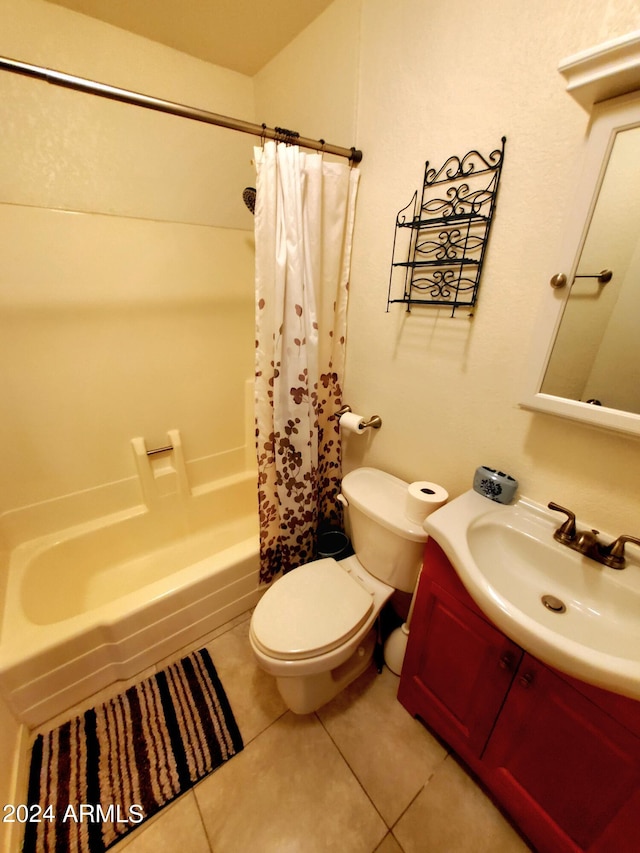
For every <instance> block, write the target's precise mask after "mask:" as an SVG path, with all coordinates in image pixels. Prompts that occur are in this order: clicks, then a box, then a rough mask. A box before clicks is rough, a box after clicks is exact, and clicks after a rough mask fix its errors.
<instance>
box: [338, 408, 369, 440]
mask: <svg viewBox="0 0 640 853" xmlns="http://www.w3.org/2000/svg"><path fill="white" fill-rule="evenodd" d="M363 424H364V418H363V417H362V415H356V413H355V412H345V413H344V415H340V432H344V433H348V434H351V433H355V434H356V435H363V433H364V429H363Z"/></svg>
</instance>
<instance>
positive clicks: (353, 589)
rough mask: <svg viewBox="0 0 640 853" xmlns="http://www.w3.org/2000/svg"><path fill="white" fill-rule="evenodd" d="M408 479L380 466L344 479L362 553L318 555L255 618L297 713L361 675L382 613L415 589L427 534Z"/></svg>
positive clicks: (268, 668) (268, 660) (269, 665)
mask: <svg viewBox="0 0 640 853" xmlns="http://www.w3.org/2000/svg"><path fill="white" fill-rule="evenodd" d="M408 488H409V484H408V483H405V482H404V480H400V479H398V478H397V477H394V476H393V475H391V474H387V473H385V472H384V471H379V470H378V469H376V468H357V469H356V470H354V471H351V472H350V473H348V474H346V475H345V476H344V477H343V479H342V493H341V495H340V500H341V502H342V503H343V504H344V505H345V506H346V508H347V516H348V521H349V532H350V534H351V540H352V544H353V549H354V551H355V554H353V555H352V556H349V557H346V558H345V559H343V560H340V561H339V562H338V561H336V560H334V559H332V558H325V559H322V560H314V561H313V562H311V563H306V564H305V565H302V566H300V567H299V568H297V569H294V570H293V571H291V572H289V573H288V574H286V575H283V576H282V577H281V578H279V579H278V580H276V581H275V582H274V583H273V584H272V586H271V587H270V588H269V589H268V590H267V592H266V593H265V594H264V595H263V597H262V598H261V600H260V601H259V602H258V604H257V606H256V608H255V610H254V612H253V615H252V617H251V625H250V631H249V640H250V643H251V647H252V649H253V652H254V654H255V657H256V659H257V662H258V665H259V666H260V667H261V669H263V670H264V671H265V672H268V673H270V674H271V675H273V676H275V679H276V684H277V686H278V690H279V692H280V694H281V696H282V698H283V699H284V701H285V703H286V704H287V706H288V707H289V708H290V709H291V710H292V711H294V712H295V713H296V714H309V713H311V712H312V711H315V710H317V709H318V708H320V707H321V706H322V705H324V704H325V703H326V702H329V701H330V700H331V699H333V698H334V696H337V694H338V693H339V692H340V691H341V690H343V689H344V688H345V687H346V686H347V685H348V684H350V683H351V682H352V681H353V680H354V679H355V678H357V677H358V676H359V675H360V674H361V673H362V672H364V670H365V669H366V668H367V666H368V665H369V662H370V660H371V658H372V656H373V651H374V648H375V645H376V637H377V634H376V627H375V625H376V619H377V617H378V615H379V613H380V611H381V609H382V607H383V605H384V604H385V602H386V601H388V600H389V598H390V597H391V595H392V594H393V593H394V591H395V590H401V591H402V592H405V593H412V592H413V591H414V588H415V585H416V581H417V578H418V574H419V571H420V567H421V565H422V555H423V551H424V543H425V542H426V540H427V534H426V533H425V532H424V530H423V528H422V525H421V524H419V523H418V522H416V521H411V520H410V519H409V518H408V517H407V516H406V515H405V513H404V509H405V504H406V498H407V490H408Z"/></svg>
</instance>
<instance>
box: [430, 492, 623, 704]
mask: <svg viewBox="0 0 640 853" xmlns="http://www.w3.org/2000/svg"><path fill="white" fill-rule="evenodd" d="M561 522H562V516H558V513H555V512H551V511H550V510H548V509H546V508H545V507H543V506H541V505H539V504H536V503H534V502H533V501H529V500H528V499H526V498H520V499H519V500H518V501H517V502H515V503H513V504H511V505H509V506H504V505H502V504H499V503H495V502H493V501H490V500H488V499H487V498H485V497H483V496H482V495H479V494H477V493H476V492H474V491H469V492H465V493H464V494H463V495H461V496H460V497H458V498H456V499H455V500H453V501H451V502H450V503H448V504H446V505H445V506H444V507H443V508H442V509H439V510H437V511H436V512H435V513H433V514H432V515H431V516H429V517H428V518H427V519H426V521H425V524H424V527H425V530H426V531H427V533H429V534H430V535H431V536H432V537H433V538H434V539H435V540H436V542H438V544H439V545H440V547H441V548H442V549H443V550H444V552H445V553H446V555H447V557H448V558H449V560H450V561H451V563H452V564H453V566H454V568H455V569H456V571H457V573H458V575H459V577H460V579H461V581H462V582H463V584H464V586H465V587H466V589H467V591H468V592H469V594H470V595H471V597H472V598H473V599H474V601H475V602H476V604H477V605H478V607H479V608H480V609H481V610H482V611H483V612H484V613H485V614H486V616H487V617H488V618H489V619H490V620H491V621H492V622H493V623H494V624H495V625H497V627H498V628H500V629H501V630H502V631H503V632H504V633H505V634H506V635H507V636H509V637H510V638H511V639H512V640H514V641H515V642H516V643H518V644H519V645H520V646H522V647H523V648H524V649H526V650H527V651H529V652H530V653H531V654H533V655H535V656H536V657H538V658H539V659H540V660H542V661H544V662H546V663H548V664H549V665H550V666H553V667H555V668H556V669H559V670H560V671H562V672H565V673H567V674H569V675H573V676H575V677H576V678H580V679H582V680H584V681H587V682H589V683H591V684H595V685H597V686H600V687H604V688H606V689H609V690H613V691H615V692H618V693H622V694H624V695H627V696H631V697H633V698H635V699H640V563H639V562H638V560H637V559H636V553H635V549H633V550H632V549H631V548H630V549H629V551H628V553H627V567H626V568H625V569H624V570H622V571H616V570H615V569H610V568H607V567H606V566H603V565H601V564H599V563H597V562H595V561H594V560H591V559H589V558H588V557H585V556H582V555H581V554H579V553H577V552H575V551H572V550H571V549H569V548H567V547H566V546H564V545H561V544H559V543H558V542H556V541H555V540H554V538H553V532H554V530H556V528H557V527H558V526H559V524H560V523H561ZM583 526H584V525H583ZM613 538H615V537H614V536H608V535H606V534H601V539H602V540H603V541H605V542H609V541H610V540H612V539H613ZM545 601H546V602H547V603H546V604H545V603H544V602H545Z"/></svg>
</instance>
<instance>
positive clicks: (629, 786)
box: [398, 539, 640, 853]
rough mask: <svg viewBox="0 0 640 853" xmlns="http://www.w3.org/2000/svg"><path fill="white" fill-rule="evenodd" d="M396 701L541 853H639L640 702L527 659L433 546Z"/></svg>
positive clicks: (427, 555) (428, 552)
mask: <svg viewBox="0 0 640 853" xmlns="http://www.w3.org/2000/svg"><path fill="white" fill-rule="evenodd" d="M398 699H399V700H400V702H401V703H402V704H403V705H404V706H405V708H406V709H407V710H408V711H409V713H411V714H412V715H413V716H418V717H420V718H421V719H423V720H424V722H425V723H426V724H427V725H428V726H430V727H431V728H432V729H433V730H434V731H435V732H436V734H438V735H439V736H440V737H442V739H443V740H444V741H446V742H447V743H448V744H449V745H450V746H451V748H452V749H453V750H454V752H456V753H457V754H458V755H459V756H460V758H461V759H462V760H463V761H464V762H465V763H466V764H467V765H468V766H469V767H470V769H471V770H472V771H473V772H474V773H475V774H477V776H478V777H479V778H480V779H481V780H482V781H483V782H484V784H485V785H486V787H487V788H488V790H489V791H490V792H491V793H492V795H493V797H494V799H495V800H496V802H498V803H499V804H500V805H502V806H503V807H504V809H505V811H506V812H507V813H508V814H509V815H510V816H511V817H512V818H513V820H514V821H515V823H516V824H517V825H518V826H519V827H520V829H521V830H522V831H523V833H524V834H525V835H526V836H527V837H528V838H529V839H530V840H531V841H532V842H533V844H534V845H535V848H536V850H538V851H540V853H547V851H548V853H556V851H558V853H559V852H560V851H567V853H568V852H569V851H571V853H578V851H589V853H623V851H625V853H638V851H640V702H634V701H633V700H630V699H626V698H624V697H621V696H616V695H614V694H611V693H609V692H608V691H605V690H600V689H599V688H595V687H592V686H590V685H586V684H583V683H581V682H579V681H577V680H575V679H573V678H570V677H568V676H565V675H563V674H561V673H558V672H556V671H555V670H553V669H551V668H550V667H548V666H546V665H545V664H542V663H541V662H540V661H538V660H536V659H535V658H533V657H532V656H531V655H529V654H528V653H526V652H524V651H523V650H522V649H521V648H520V647H519V646H518V645H516V644H515V643H513V642H512V641H511V640H509V639H508V638H507V637H505V636H504V635H503V634H502V632H501V631H499V630H498V629H497V628H496V627H495V626H494V625H492V624H491V623H490V622H489V621H488V620H487V619H486V617H485V616H484V615H483V614H482V612H481V611H480V610H479V608H478V607H477V606H476V604H475V603H474V602H473V600H472V599H471V597H470V596H469V594H468V593H467V591H466V590H465V589H464V587H463V585H462V583H461V582H460V580H459V578H458V576H457V575H456V573H455V571H454V569H453V567H452V566H451V564H450V563H449V561H448V559H447V557H446V556H445V554H444V553H443V551H442V550H441V548H440V547H439V546H438V544H437V543H436V542H435V540H433V539H429V541H428V543H427V547H426V550H425V561H424V566H423V570H422V574H421V578H420V583H419V587H418V593H417V595H416V601H415V605H414V612H413V617H412V620H411V631H410V633H409V642H408V646H407V652H406V655H405V660H404V666H403V669H402V677H401V679H400V688H399V691H398Z"/></svg>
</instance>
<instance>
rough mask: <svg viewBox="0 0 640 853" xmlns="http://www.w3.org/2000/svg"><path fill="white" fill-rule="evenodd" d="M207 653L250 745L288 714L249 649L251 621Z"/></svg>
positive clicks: (222, 637)
mask: <svg viewBox="0 0 640 853" xmlns="http://www.w3.org/2000/svg"><path fill="white" fill-rule="evenodd" d="M207 649H208V651H209V654H210V655H211V659H212V660H213V663H214V666H215V668H216V671H217V673H218V675H219V676H220V680H221V681H222V684H223V686H224V689H225V692H226V694H227V698H228V699H229V702H230V703H231V708H232V710H233V714H234V716H235V718H236V722H237V723H238V727H239V728H240V733H241V734H242V737H243V740H244V742H245V744H247V743H249V742H250V741H251V740H253V738H254V737H256V735H258V734H260V732H262V731H264V729H266V728H267V727H268V726H269V725H271V723H272V722H273V721H274V720H277V719H278V717H281V716H282V714H284V713H285V711H286V710H287V707H286V705H285V704H284V702H283V700H282V697H281V696H280V694H279V693H278V690H277V688H276V682H275V678H273V677H272V676H270V675H268V674H267V673H266V672H263V671H262V670H261V669H260V668H259V667H258V665H257V663H256V661H255V658H254V656H253V652H252V651H251V646H250V645H249V619H248V618H246V619H244V620H242V621H241V622H239V623H238V624H237V625H235V626H234V627H233V628H232V629H231V630H230V631H227V632H226V633H224V634H221V635H220V636H219V637H216V638H215V639H214V640H212V641H211V642H210V643H209V644H208V645H207Z"/></svg>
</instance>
